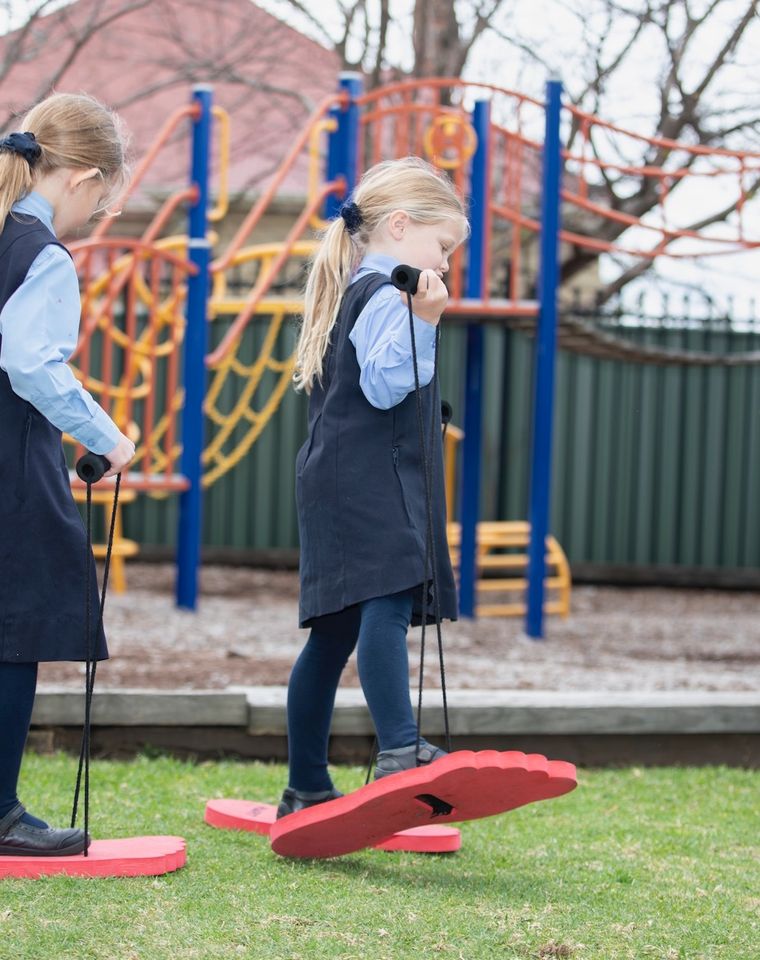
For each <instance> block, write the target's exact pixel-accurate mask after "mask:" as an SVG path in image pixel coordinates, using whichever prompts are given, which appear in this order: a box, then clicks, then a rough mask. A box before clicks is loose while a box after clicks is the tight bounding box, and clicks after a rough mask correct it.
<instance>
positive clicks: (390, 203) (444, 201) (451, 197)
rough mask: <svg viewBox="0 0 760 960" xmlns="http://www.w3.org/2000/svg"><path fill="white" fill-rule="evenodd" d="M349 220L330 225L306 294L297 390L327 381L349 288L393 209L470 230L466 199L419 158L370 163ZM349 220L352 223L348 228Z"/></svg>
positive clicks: (421, 220)
mask: <svg viewBox="0 0 760 960" xmlns="http://www.w3.org/2000/svg"><path fill="white" fill-rule="evenodd" d="M350 207H351V212H350V215H349V216H348V221H349V222H348V223H347V222H346V221H345V220H344V219H343V217H341V216H339V217H337V218H336V219H335V220H333V221H332V223H331V224H330V225H329V226H328V227H327V229H326V230H325V231H324V233H323V235H322V242H321V244H320V247H319V250H318V251H317V254H316V256H315V258H314V261H313V263H312V267H311V271H310V273H309V279H308V281H307V284H306V292H305V294H304V312H303V325H302V327H301V334H300V337H299V340H298V347H297V351H296V372H295V374H294V375H293V380H294V382H295V385H296V389H303V390H305V391H306V393H310V392H311V389H312V387H313V385H314V383H315V381H316V382H320V381H321V379H322V369H323V362H324V358H325V353H326V352H327V348H328V346H329V344H330V334H331V333H332V330H333V327H334V326H335V321H336V319H337V317H338V311H339V309H340V303H341V300H342V298H343V294H344V293H345V290H346V287H347V286H348V284H349V281H350V280H351V276H352V275H353V273H354V271H355V269H356V268H357V267H358V265H359V262H360V261H361V258H362V256H363V254H364V251H365V250H366V248H367V245H368V244H369V242H370V239H371V237H372V234H373V233H374V232H375V231H376V230H377V228H378V227H379V226H380V225H381V224H382V223H383V222H384V221H385V220H386V219H387V218H388V217H389V216H390V215H391V213H393V211H394V210H405V211H406V212H407V213H408V214H409V216H410V217H411V219H412V220H414V221H415V222H417V223H425V224H430V223H439V222H440V221H441V220H454V221H456V222H457V223H458V225H459V226H460V227H461V230H462V233H463V235H466V233H467V230H468V224H467V219H466V217H465V214H464V209H463V207H462V203H461V201H460V199H459V197H458V196H457V194H456V192H455V190H454V187H453V185H452V183H451V181H450V180H448V179H447V178H446V177H444V176H443V175H442V174H441V173H440V172H439V171H438V170H437V169H436V168H435V167H433V166H432V165H431V164H429V163H427V162H426V161H425V160H422V159H421V158H420V157H402V158H401V159H400V160H387V161H384V162H382V163H378V164H376V165H375V166H374V167H371V168H370V169H369V170H368V171H367V172H366V173H365V174H364V176H363V177H362V179H361V181H360V182H359V184H358V186H357V187H356V189H355V190H354V192H353V195H352V203H351V204H350ZM349 224H350V226H349Z"/></svg>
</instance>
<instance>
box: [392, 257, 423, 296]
mask: <svg viewBox="0 0 760 960" xmlns="http://www.w3.org/2000/svg"><path fill="white" fill-rule="evenodd" d="M421 273H422V271H421V270H418V269H417V268H416V267H410V266H407V264H405V263H400V264H399V265H398V266H397V267H394V268H393V272H392V273H391V283H392V284H393V286H394V287H398V289H399V290H405V291H406V292H407V293H411V295H412V296H414V295H415V293H417V284H418V283H419V279H420V274H421Z"/></svg>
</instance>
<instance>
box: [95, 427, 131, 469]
mask: <svg viewBox="0 0 760 960" xmlns="http://www.w3.org/2000/svg"><path fill="white" fill-rule="evenodd" d="M134 455H135V445H134V443H132V441H131V440H130V439H129V437H127V436H125V435H124V434H123V433H122V435H121V437H120V438H119V442H118V443H117V444H116V446H115V447H114V448H113V450H109V451H108V453H107V454H106V455H105V458H104V459H105V460H106V461H107V463H108V464H109V467H108V468H107V469H106V472H105V473H104V474H103V476H104V477H106V478H108V477H115V476H116V474H117V473H121V471H122V470H123V469H124V467H126V466H127V465H128V464H129V463H130V462H131V460H132V458H133V457H134Z"/></svg>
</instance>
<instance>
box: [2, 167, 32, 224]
mask: <svg viewBox="0 0 760 960" xmlns="http://www.w3.org/2000/svg"><path fill="white" fill-rule="evenodd" d="M33 187H34V176H33V173H32V168H31V167H30V165H29V162H28V161H27V160H25V159H24V157H22V156H21V154H20V153H11V152H10V151H9V150H2V151H0V229H2V225H3V224H4V223H5V219H6V217H7V216H8V214H9V213H10V212H11V207H12V206H13V204H14V203H16V201H17V200H20V199H21V198H22V197H25V196H26V195H27V193H29V192H30V190H32V189H33Z"/></svg>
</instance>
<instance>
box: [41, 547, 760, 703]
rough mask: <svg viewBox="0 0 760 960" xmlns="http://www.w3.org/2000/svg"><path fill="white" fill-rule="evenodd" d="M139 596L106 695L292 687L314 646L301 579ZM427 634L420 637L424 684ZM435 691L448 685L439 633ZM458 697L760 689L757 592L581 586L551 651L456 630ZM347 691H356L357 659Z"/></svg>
mask: <svg viewBox="0 0 760 960" xmlns="http://www.w3.org/2000/svg"><path fill="white" fill-rule="evenodd" d="M127 579H128V590H127V592H126V593H125V594H122V595H117V594H114V593H111V594H109V597H108V601H107V606H106V630H107V633H108V638H109V647H110V652H111V659H110V660H109V661H107V662H105V663H103V664H101V665H100V666H99V668H98V675H97V676H98V687H99V688H100V689H103V688H105V687H108V688H125V687H142V688H158V689H223V688H225V687H228V686H230V685H240V684H243V685H260V684H263V685H269V684H285V683H287V680H288V675H289V672H290V668H291V666H292V664H293V661H294V659H295V657H296V656H297V654H298V651H299V650H300V649H301V647H302V645H303V643H304V641H305V639H306V636H307V634H306V631H303V630H299V628H298V625H297V598H298V580H297V576H296V574H295V573H293V572H290V571H272V570H259V569H251V568H240V567H221V566H218V567H205V568H204V569H203V571H202V576H201V596H200V602H199V608H198V611H197V612H195V613H191V612H188V611H185V610H179V609H177V608H176V607H175V605H174V598H173V589H174V568H173V567H172V566H171V565H157V564H147V563H134V564H130V565H129V566H128V568H127ZM419 639H420V631H419V630H418V629H417V630H413V631H411V632H410V661H411V664H412V678H413V679H414V678H415V677H416V670H415V667H414V665H415V664H416V663H417V661H418V659H419ZM427 644H428V653H427V655H426V663H427V665H428V666H427V667H426V671H425V672H426V684H428V685H430V686H433V687H434V686H437V685H438V661H437V652H436V635H435V629H432V630H431V629H428V633H427ZM443 644H444V654H445V664H446V678H447V684H448V686H449V687H451V688H454V689H456V688H459V689H464V688H488V689H540V690H589V691H601V690H635V691H647V690H653V691H654V690H705V691H708V690H713V691H740V690H757V689H760V597H759V596H758V594H757V593H753V592H728V591H717V590H715V591H713V590H673V589H660V588H646V589H641V588H636V589H621V588H613V587H575V588H574V589H573V593H572V611H571V614H570V617H569V618H568V619H567V620H562V619H559V618H556V617H550V618H548V619H547V637H546V640H545V642H541V643H535V642H532V641H529V640H527V639H526V638H525V637H524V635H523V624H522V621H521V620H519V619H479V620H476V621H467V620H460V621H458V622H456V623H444V625H443ZM83 671H84V668H83V666H82V665H79V664H68V663H65V664H43V665H42V667H41V671H40V680H41V682H43V683H46V684H64V685H66V686H77V687H78V686H79V685H80V684H81V682H82V674H83ZM344 683H345V684H346V685H349V686H356V685H358V678H357V675H356V670H355V666H354V663H353V659H352V661H351V662H350V663H349V665H348V667H347V668H346V673H345V676H344Z"/></svg>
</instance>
